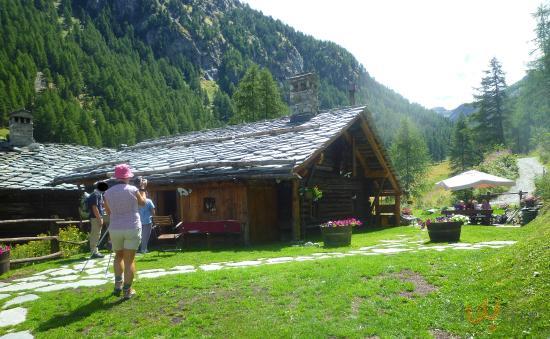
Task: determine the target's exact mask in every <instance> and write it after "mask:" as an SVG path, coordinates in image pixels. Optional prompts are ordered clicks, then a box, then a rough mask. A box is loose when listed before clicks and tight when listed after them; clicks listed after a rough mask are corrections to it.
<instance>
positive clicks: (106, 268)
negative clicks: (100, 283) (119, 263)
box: [105, 249, 113, 277]
mask: <svg viewBox="0 0 550 339" xmlns="http://www.w3.org/2000/svg"><path fill="white" fill-rule="evenodd" d="M112 256H113V250H112V249H111V253H109V261H107V267H105V277H107V272H109V265H110V264H111V257H112Z"/></svg>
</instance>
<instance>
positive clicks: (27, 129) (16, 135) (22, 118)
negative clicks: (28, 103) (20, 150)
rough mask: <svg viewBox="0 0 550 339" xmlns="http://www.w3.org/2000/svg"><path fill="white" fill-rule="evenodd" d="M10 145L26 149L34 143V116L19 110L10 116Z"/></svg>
mask: <svg viewBox="0 0 550 339" xmlns="http://www.w3.org/2000/svg"><path fill="white" fill-rule="evenodd" d="M9 119H10V145H12V146H15V147H24V146H28V145H30V144H32V143H33V142H34V137H33V122H32V114H31V113H30V112H29V111H27V110H24V109H22V110H19V111H15V112H12V113H10V114H9Z"/></svg>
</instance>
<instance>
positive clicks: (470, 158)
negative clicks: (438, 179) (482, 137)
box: [450, 115, 481, 174]
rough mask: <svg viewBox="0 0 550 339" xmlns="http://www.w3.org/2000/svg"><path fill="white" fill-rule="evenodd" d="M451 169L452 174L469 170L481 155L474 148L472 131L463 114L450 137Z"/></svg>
mask: <svg viewBox="0 0 550 339" xmlns="http://www.w3.org/2000/svg"><path fill="white" fill-rule="evenodd" d="M450 158H451V169H452V171H453V173H454V174H458V173H461V172H464V171H466V170H469V169H470V168H472V167H473V166H475V165H477V164H478V163H479V161H480V160H481V155H480V152H479V151H478V150H476V147H475V144H474V140H473V139H472V133H471V131H470V128H469V127H468V124H467V123H466V118H465V117H464V115H460V118H459V119H458V121H457V122H456V125H455V127H454V131H453V136H452V139H451V150H450Z"/></svg>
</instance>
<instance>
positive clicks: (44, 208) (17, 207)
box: [0, 190, 82, 233]
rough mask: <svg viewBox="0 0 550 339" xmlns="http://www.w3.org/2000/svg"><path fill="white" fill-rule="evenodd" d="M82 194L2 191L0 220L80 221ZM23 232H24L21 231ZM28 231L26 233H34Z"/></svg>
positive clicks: (62, 191) (53, 191)
mask: <svg viewBox="0 0 550 339" xmlns="http://www.w3.org/2000/svg"><path fill="white" fill-rule="evenodd" d="M81 197H82V192H80V191H76V190H75V191H64V190H29V191H22V190H2V191H0V219H25V218H51V217H52V216H56V217H59V218H64V219H73V220H79V219H80V212H79V207H80V201H81ZM23 231H24V230H23ZM34 231H35V230H30V229H29V232H28V233H35V232H34Z"/></svg>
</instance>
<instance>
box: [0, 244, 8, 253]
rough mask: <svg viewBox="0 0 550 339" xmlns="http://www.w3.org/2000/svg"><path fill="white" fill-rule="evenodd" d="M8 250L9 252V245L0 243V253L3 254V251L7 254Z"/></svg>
mask: <svg viewBox="0 0 550 339" xmlns="http://www.w3.org/2000/svg"><path fill="white" fill-rule="evenodd" d="M10 252H11V247H10V245H5V246H4V245H0V255H2V254H5V253H8V255H9V253H10Z"/></svg>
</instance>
